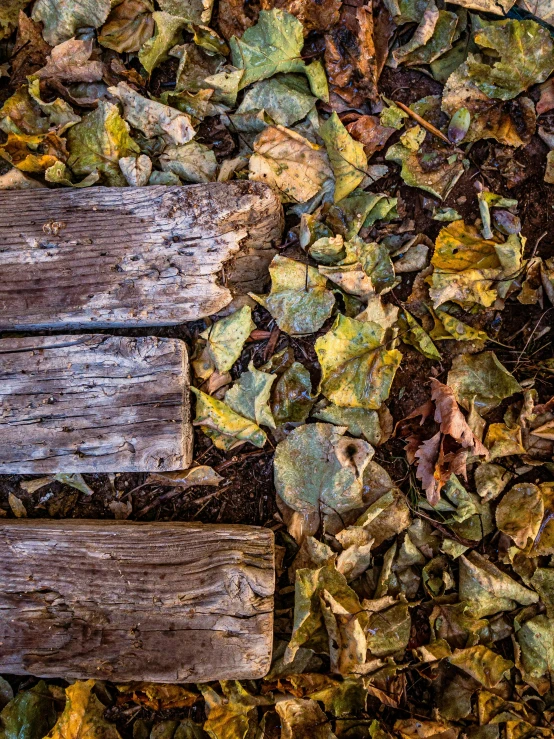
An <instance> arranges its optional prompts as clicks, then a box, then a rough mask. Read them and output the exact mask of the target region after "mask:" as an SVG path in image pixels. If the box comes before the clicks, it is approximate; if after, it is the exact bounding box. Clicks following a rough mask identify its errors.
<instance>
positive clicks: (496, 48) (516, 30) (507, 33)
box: [467, 20, 554, 100]
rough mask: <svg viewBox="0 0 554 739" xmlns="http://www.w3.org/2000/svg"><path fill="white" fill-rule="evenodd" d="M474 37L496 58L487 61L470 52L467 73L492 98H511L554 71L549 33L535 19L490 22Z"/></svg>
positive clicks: (487, 52) (553, 54)
mask: <svg viewBox="0 0 554 739" xmlns="http://www.w3.org/2000/svg"><path fill="white" fill-rule="evenodd" d="M474 39H475V43H476V44H477V45H478V46H480V47H481V49H482V50H483V52H484V53H485V54H488V55H489V56H490V57H492V59H493V60H494V61H493V62H492V64H487V63H484V62H483V61H482V60H481V58H480V57H477V56H475V55H473V54H470V55H469V56H468V60H467V70H468V76H469V78H470V80H471V81H472V82H473V83H474V84H475V85H477V87H478V88H479V89H480V90H481V91H482V92H484V93H485V94H486V95H487V96H488V97H490V98H497V99H500V100H512V99H513V98H515V97H517V95H519V94H520V93H521V92H524V91H525V90H527V89H528V88H529V87H531V85H535V84H537V83H538V82H544V80H545V79H546V78H547V77H549V76H550V74H551V73H552V70H554V46H553V43H552V39H551V37H550V33H549V32H548V31H547V30H546V28H543V27H542V26H540V25H539V24H538V23H535V22H534V21H532V20H525V21H518V20H505V21H495V22H494V23H488V24H486V26H485V27H484V28H482V29H480V30H479V31H478V33H476V34H475V37H474Z"/></svg>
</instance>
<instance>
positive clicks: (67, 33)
mask: <svg viewBox="0 0 554 739" xmlns="http://www.w3.org/2000/svg"><path fill="white" fill-rule="evenodd" d="M109 12H110V0H38V2H36V3H35V5H34V7H33V20H34V21H38V22H42V24H43V26H44V30H43V36H44V38H45V39H46V41H47V42H48V43H49V44H50V46H56V44H60V43H61V42H62V41H67V40H68V39H70V38H72V37H73V36H75V32H76V31H77V29H79V28H99V26H101V25H102V24H103V23H104V21H105V20H106V18H107V17H108V14H109Z"/></svg>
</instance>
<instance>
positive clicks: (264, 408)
mask: <svg viewBox="0 0 554 739" xmlns="http://www.w3.org/2000/svg"><path fill="white" fill-rule="evenodd" d="M276 379H277V375H272V374H270V373H268V372H261V371H260V370H257V369H256V368H255V367H254V364H253V363H252V362H250V365H249V367H248V372H243V373H242V374H241V376H240V377H239V379H238V380H237V381H236V382H235V384H234V385H233V387H232V388H230V389H229V390H227V392H226V393H225V402H226V403H227V405H228V406H229V408H231V409H232V410H233V411H235V413H238V414H239V415H240V416H243V417H244V418H249V419H250V420H251V421H255V422H256V423H257V424H258V426H261V425H262V424H263V425H264V426H270V427H271V428H275V421H274V420H273V416H272V415H271V408H270V407H269V396H270V393H271V386H272V385H273V383H274V382H275V380H276Z"/></svg>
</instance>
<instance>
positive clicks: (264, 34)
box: [229, 8, 304, 90]
mask: <svg viewBox="0 0 554 739" xmlns="http://www.w3.org/2000/svg"><path fill="white" fill-rule="evenodd" d="M229 44H230V46H231V59H232V62H233V66H235V67H237V68H238V69H244V75H243V77H242V79H241V81H240V86H239V89H240V90H242V89H243V88H244V87H248V85H250V84H252V82H257V81H258V80H264V79H267V78H268V77H273V75H274V74H277V73H278V72H303V70H304V62H303V61H302V58H301V54H302V47H303V46H304V29H303V26H302V23H301V22H300V21H299V20H297V19H296V18H295V17H294V16H293V15H291V14H290V13H287V12H286V11H283V10H280V9H278V8H273V9H272V10H269V11H268V10H262V11H261V12H260V15H259V17H258V22H257V23H256V25H255V26H252V27H251V28H248V29H247V30H246V31H245V32H244V34H243V35H242V37H241V38H240V39H237V38H236V37H235V36H233V38H231V40H230V41H229Z"/></svg>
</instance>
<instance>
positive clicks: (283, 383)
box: [271, 362, 315, 423]
mask: <svg viewBox="0 0 554 739" xmlns="http://www.w3.org/2000/svg"><path fill="white" fill-rule="evenodd" d="M314 402H315V400H314V398H313V397H312V382H311V378H310V373H309V372H308V370H307V369H306V368H305V367H304V365H303V364H300V362H293V363H292V364H291V365H290V367H287V369H286V370H285V371H284V372H283V373H282V374H281V375H280V376H278V379H277V382H276V383H275V385H274V386H273V390H272V392H271V412H272V413H273V418H274V419H275V422H276V423H304V422H305V420H306V418H307V417H308V414H309V412H310V410H311V408H312V406H313V404H314Z"/></svg>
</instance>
